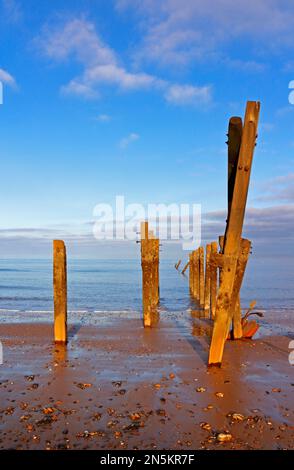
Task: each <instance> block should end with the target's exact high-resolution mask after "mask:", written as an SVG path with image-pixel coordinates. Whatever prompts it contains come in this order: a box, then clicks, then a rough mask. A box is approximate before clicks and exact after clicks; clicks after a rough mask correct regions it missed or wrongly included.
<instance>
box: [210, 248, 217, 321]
mask: <svg viewBox="0 0 294 470" xmlns="http://www.w3.org/2000/svg"><path fill="white" fill-rule="evenodd" d="M216 254H217V242H212V243H211V252H210V315H211V318H212V319H213V320H214V318H215V311H216V297H217V264H216V261H215V259H214V255H216Z"/></svg>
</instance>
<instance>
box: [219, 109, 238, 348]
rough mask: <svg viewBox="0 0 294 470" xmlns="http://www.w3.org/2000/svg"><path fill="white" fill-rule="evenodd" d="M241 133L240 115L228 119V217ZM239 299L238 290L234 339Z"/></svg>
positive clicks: (236, 333) (235, 336) (234, 314)
mask: <svg viewBox="0 0 294 470" xmlns="http://www.w3.org/2000/svg"><path fill="white" fill-rule="evenodd" d="M242 133H243V123H242V118H241V117H236V116H235V117H232V118H231V119H230V121H229V129H228V218H227V222H228V219H229V216H230V212H231V205H232V198H233V193H234V187H235V180H236V174H237V166H238V159H239V153H240V148H241V141H242ZM220 246H221V253H223V250H224V237H220ZM220 278H222V269H220ZM241 313H242V312H241V301H240V292H239V293H238V297H237V300H236V306H235V311H234V313H233V317H234V322H233V336H234V339H240V338H242V324H241Z"/></svg>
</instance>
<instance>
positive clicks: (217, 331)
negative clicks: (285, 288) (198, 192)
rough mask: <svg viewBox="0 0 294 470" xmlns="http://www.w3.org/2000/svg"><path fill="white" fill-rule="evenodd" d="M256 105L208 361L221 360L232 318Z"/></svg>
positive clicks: (242, 157)
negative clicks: (232, 296)
mask: <svg viewBox="0 0 294 470" xmlns="http://www.w3.org/2000/svg"><path fill="white" fill-rule="evenodd" d="M259 109H260V104H259V103H258V102H255V101H250V102H248V103H247V107H246V114H245V120H244V128H243V134H242V142H241V148H240V153H239V159H238V166H237V173H236V178H235V185H234V191H233V197H232V204H231V210H230V214H229V218H228V223H227V228H226V233H225V242H224V263H223V282H222V284H221V286H220V289H219V295H218V298H217V306H216V318H215V322H214V328H213V335H212V341H211V345H210V354H209V361H208V362H209V364H210V365H212V364H218V365H220V364H221V362H222V357H223V350H224V345H225V341H226V338H227V336H228V333H229V328H230V324H231V321H232V314H231V309H230V304H231V295H232V290H233V286H234V279H235V274H236V268H237V260H238V256H239V250H240V242H241V234H242V228H243V221H244V215H245V208H246V201H247V194H248V187H249V180H250V173H251V166H252V160H253V153H254V148H255V140H256V133H257V125H258V118H259Z"/></svg>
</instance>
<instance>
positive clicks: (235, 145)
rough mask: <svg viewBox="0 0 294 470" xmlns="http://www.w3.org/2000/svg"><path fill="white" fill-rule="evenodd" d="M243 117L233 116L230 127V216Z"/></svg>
mask: <svg viewBox="0 0 294 470" xmlns="http://www.w3.org/2000/svg"><path fill="white" fill-rule="evenodd" d="M242 132H243V124H242V118H240V117H236V116H235V117H232V118H231V119H230V121H229V129H228V218H229V215H230V211H231V205H232V199H233V192H234V187H235V180H236V174H237V166H238V159H239V153H240V148H241V141H242Z"/></svg>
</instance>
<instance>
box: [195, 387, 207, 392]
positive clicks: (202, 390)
mask: <svg viewBox="0 0 294 470" xmlns="http://www.w3.org/2000/svg"><path fill="white" fill-rule="evenodd" d="M196 392H198V393H203V392H206V388H204V387H197V388H196Z"/></svg>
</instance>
